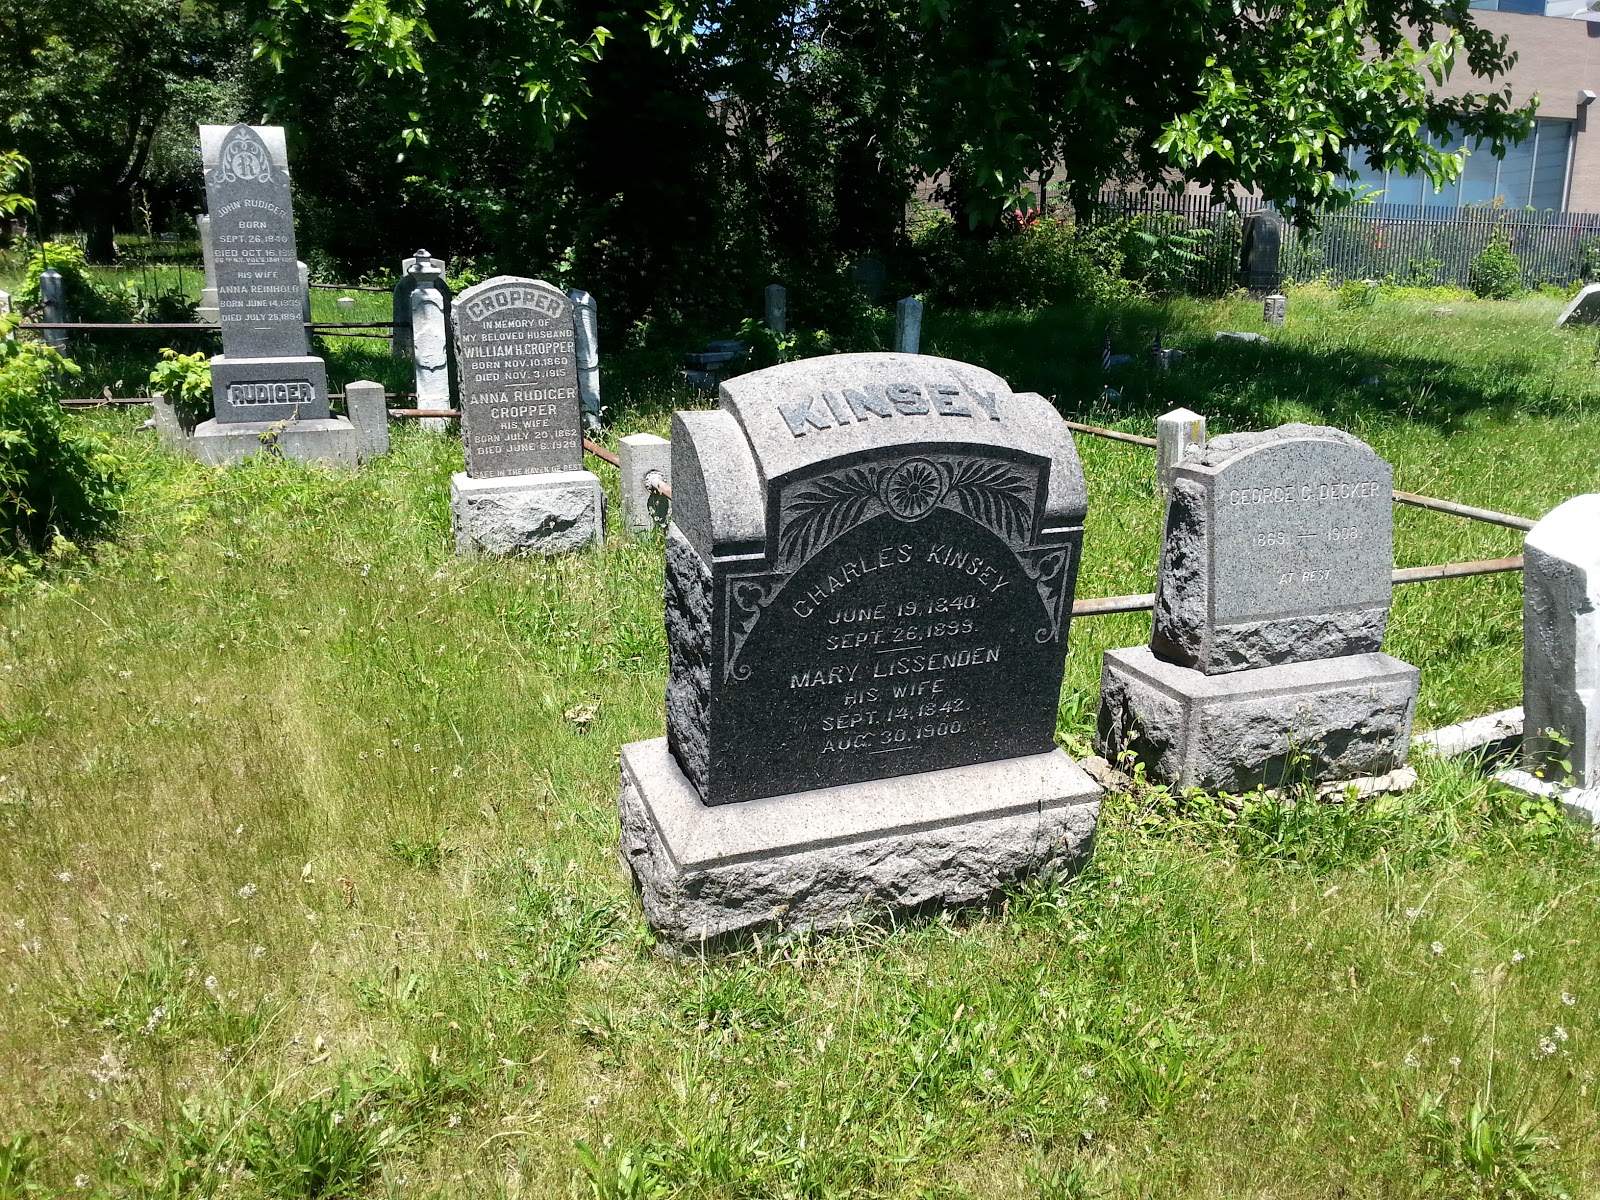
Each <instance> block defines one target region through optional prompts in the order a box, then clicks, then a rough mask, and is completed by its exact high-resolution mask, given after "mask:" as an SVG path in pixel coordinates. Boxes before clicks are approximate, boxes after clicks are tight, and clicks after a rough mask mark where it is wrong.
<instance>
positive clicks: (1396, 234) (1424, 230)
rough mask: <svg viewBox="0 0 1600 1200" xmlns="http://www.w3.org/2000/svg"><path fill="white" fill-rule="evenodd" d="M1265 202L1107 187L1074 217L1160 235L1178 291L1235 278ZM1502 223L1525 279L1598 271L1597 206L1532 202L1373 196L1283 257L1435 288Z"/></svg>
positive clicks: (1291, 244) (1290, 271)
mask: <svg viewBox="0 0 1600 1200" xmlns="http://www.w3.org/2000/svg"><path fill="white" fill-rule="evenodd" d="M1268 207H1270V206H1269V205H1267V204H1266V203H1265V202H1263V201H1261V200H1258V199H1254V198H1251V197H1245V198H1242V199H1240V201H1239V202H1238V206H1237V208H1235V209H1229V208H1227V207H1226V206H1224V205H1218V204H1214V203H1213V202H1212V199H1211V197H1210V196H1206V195H1184V196H1169V195H1166V194H1164V193H1152V192H1138V193H1106V194H1104V195H1102V196H1101V197H1100V199H1099V201H1098V202H1097V203H1096V204H1095V205H1094V206H1093V207H1091V208H1089V209H1088V210H1086V211H1082V212H1079V213H1077V214H1076V219H1077V221H1078V222H1079V223H1080V224H1083V225H1088V226H1105V225H1108V224H1112V223H1119V222H1120V223H1123V224H1125V225H1127V226H1128V227H1129V229H1130V230H1137V231H1139V232H1141V233H1143V234H1145V237H1144V239H1142V244H1144V245H1149V244H1150V240H1151V239H1152V238H1153V239H1156V243H1157V245H1158V252H1164V253H1165V254H1166V255H1167V256H1168V258H1169V260H1170V261H1172V262H1174V263H1178V264H1181V268H1180V269H1181V273H1182V276H1183V279H1182V282H1183V285H1184V290H1186V291H1190V292H1194V293H1198V294H1202V295H1204V294H1217V293H1219V292H1222V291H1225V290H1227V288H1229V287H1231V286H1233V285H1234V284H1235V283H1236V282H1237V272H1238V265H1239V248H1240V244H1241V239H1242V231H1243V226H1244V220H1243V219H1244V218H1245V217H1247V216H1249V215H1250V214H1251V213H1253V212H1260V211H1262V210H1263V209H1266V208H1268ZM1496 229H1501V230H1504V231H1505V235H1506V239H1507V241H1508V242H1509V243H1510V245H1511V251H1512V253H1513V254H1515V255H1516V256H1517V259H1518V261H1519V262H1520V263H1521V265H1522V282H1523V286H1525V287H1539V286H1542V285H1544V284H1555V285H1559V286H1565V285H1568V284H1572V283H1577V282H1580V281H1589V280H1592V279H1595V278H1597V277H1600V213H1563V212H1552V211H1546V212H1535V211H1532V210H1529V209H1504V208H1502V209H1496V208H1488V207H1481V208H1443V207H1440V206H1438V205H1428V204H1370V205H1360V206H1358V207H1355V208H1350V209H1346V210H1344V211H1341V212H1331V213H1323V214H1322V215H1321V217H1320V219H1319V221H1318V223H1317V227H1316V228H1313V229H1307V230H1303V231H1302V230H1297V229H1295V228H1294V226H1293V225H1292V224H1291V225H1290V226H1289V227H1288V228H1287V229H1286V230H1285V234H1284V242H1283V253H1282V258H1281V260H1280V266H1281V269H1282V271H1283V273H1284V276H1285V277H1286V278H1287V279H1290V280H1293V281H1296V282H1300V283H1307V282H1311V281H1314V280H1323V281H1326V282H1328V283H1331V284H1340V283H1344V282H1346V281H1348V280H1352V279H1376V280H1380V281H1383V282H1389V283H1397V284H1407V285H1412V286H1418V287H1431V286H1439V285H1446V284H1451V285H1455V286H1457V287H1466V286H1468V283H1469V276H1470V273H1471V269H1472V263H1473V261H1474V260H1475V259H1476V258H1477V257H1478V256H1479V255H1480V254H1481V253H1482V252H1483V250H1484V247H1485V246H1487V245H1488V244H1489V241H1490V239H1491V238H1492V237H1493V236H1494V233H1495V230H1496Z"/></svg>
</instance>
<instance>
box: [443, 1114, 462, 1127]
mask: <svg viewBox="0 0 1600 1200" xmlns="http://www.w3.org/2000/svg"><path fill="white" fill-rule="evenodd" d="M445 1125H447V1126H448V1127H449V1128H451V1129H460V1128H461V1114H460V1113H451V1114H450V1119H449V1120H448V1121H446V1122H445Z"/></svg>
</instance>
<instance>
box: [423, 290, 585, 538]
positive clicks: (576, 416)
mask: <svg viewBox="0 0 1600 1200" xmlns="http://www.w3.org/2000/svg"><path fill="white" fill-rule="evenodd" d="M451 312H452V318H453V319H452V324H453V326H454V330H455V341H456V361H457V364H458V367H457V370H458V374H459V378H460V394H461V440H462V446H463V449H464V451H465V455H466V467H467V469H466V470H465V471H464V472H461V473H458V474H456V475H454V476H452V477H451V480H450V514H451V525H452V528H453V529H454V531H455V543H456V552H457V553H459V554H490V555H505V554H561V553H567V552H569V551H574V550H583V549H587V548H588V547H590V546H594V545H598V544H599V543H601V542H602V541H604V540H605V492H604V490H603V489H602V488H601V486H600V480H599V479H598V478H596V477H595V475H594V474H593V473H592V472H589V471H586V470H584V469H583V432H582V412H581V408H580V398H579V385H578V357H577V344H576V340H577V330H576V325H575V322H574V314H573V303H572V300H571V299H570V298H569V297H568V296H567V294H566V293H565V292H562V291H561V290H559V289H558V288H555V287H553V286H551V285H550V284H548V283H545V282H543V281H542V280H538V279H523V278H519V277H517V276H511V275H501V276H496V277H495V278H494V279H490V280H486V281H485V282H483V283H480V284H477V285H476V286H474V287H470V288H468V289H467V290H466V291H464V292H462V293H461V294H460V295H459V296H457V297H456V298H455V300H454V301H453V302H452V309H451Z"/></svg>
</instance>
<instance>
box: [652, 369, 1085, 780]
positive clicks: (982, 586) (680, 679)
mask: <svg viewBox="0 0 1600 1200" xmlns="http://www.w3.org/2000/svg"><path fill="white" fill-rule="evenodd" d="M672 450H673V464H672V478H673V487H674V496H673V514H672V516H673V521H672V526H671V528H670V529H669V532H668V539H667V625H668V633H669V637H668V643H669V655H670V662H671V667H670V680H669V684H668V703H667V735H668V741H669V745H670V746H671V749H672V753H673V755H674V756H675V758H676V761H677V763H678V765H679V767H680V768H681V769H682V771H683V773H684V775H685V776H686V777H687V778H688V779H689V780H690V781H691V782H692V783H693V784H694V786H695V787H696V788H697V789H698V791H699V793H700V796H701V797H702V799H703V800H704V802H705V803H706V804H711V805H717V804H727V803H730V802H734V801H742V800H749V799H752V798H755V797H763V796H774V795H782V794H786V793H791V792H802V791H808V790H811V789H815V788H821V787H828V786H833V785H841V784H851V783H856V782H860V781H865V780H876V779H884V778H888V777H891V776H900V775H908V774H911V773H913V772H923V771H934V770H938V769H941V768H947V767H957V766H964V765H969V764H975V763H984V762H991V761H994V760H998V759H1009V758H1015V757H1018V756H1023V755H1032V754H1039V753H1044V752H1047V751H1049V750H1051V748H1052V745H1053V738H1054V734H1055V727H1056V708H1057V704H1058V702H1059V698H1060V690H1061V677H1062V670H1063V663H1064V658H1065V655H1066V645H1067V629H1068V623H1069V621H1070V617H1071V610H1072V595H1073V588H1074V584H1075V581H1076V577H1077V569H1078V558H1079V551H1080V547H1081V544H1082V537H1083V516H1084V509H1085V491H1084V482H1083V474H1082V470H1081V468H1080V467H1079V464H1078V458H1077V453H1076V451H1075V449H1074V447H1073V444H1072V438H1071V435H1070V433H1069V432H1068V430H1067V428H1066V426H1065V424H1064V423H1063V422H1062V421H1061V419H1060V417H1059V416H1058V414H1057V413H1056V412H1055V410H1054V409H1053V408H1052V407H1051V406H1050V404H1049V403H1048V402H1047V401H1045V400H1044V399H1043V398H1042V397H1040V396H1037V395H1032V394H1023V395H1014V394H1013V393H1012V392H1011V390H1010V388H1009V387H1007V385H1006V383H1005V382H1004V381H1003V380H1002V379H1000V378H999V377H998V376H996V375H993V374H991V373H990V372H988V371H984V370H982V369H981V368H978V367H975V366H970V365H968V364H966V363H959V362H952V361H950V360H948V359H940V358H932V357H924V356H915V357H913V356H908V355H897V354H851V355H839V356H834V357H828V358H822V359H812V360H809V361H805V362H798V363H790V364H785V365H783V366H778V367H773V368H770V369H768V370H765V371H758V372H755V373H753V374H750V375H745V376H741V377H739V378H737V379H734V380H731V381H729V382H728V383H725V384H724V385H723V387H722V406H721V408H720V409H719V410H718V411H714V412H680V413H677V414H675V415H674V418H673V434H672Z"/></svg>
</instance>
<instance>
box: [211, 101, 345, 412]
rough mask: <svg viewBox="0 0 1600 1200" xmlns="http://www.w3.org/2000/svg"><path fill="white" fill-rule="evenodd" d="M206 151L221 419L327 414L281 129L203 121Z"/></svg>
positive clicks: (215, 363) (217, 399)
mask: <svg viewBox="0 0 1600 1200" xmlns="http://www.w3.org/2000/svg"><path fill="white" fill-rule="evenodd" d="M200 151H201V161H202V163H203V166H204V170H205V181H206V204H207V207H208V208H209V209H210V216H211V222H210V224H211V244H212V259H213V261H214V263H215V268H216V286H217V308H218V315H219V320H220V322H221V325H222V349H223V353H222V354H221V355H219V356H217V358H215V359H214V360H213V361H212V372H211V374H212V386H213V393H214V396H215V402H216V413H217V420H218V421H222V422H238V421H277V420H282V419H285V418H289V417H298V418H301V419H308V420H314V419H321V418H325V417H327V415H328V384H327V371H326V368H325V367H324V365H323V363H322V360H321V359H319V358H314V357H311V356H309V355H308V354H307V345H306V331H305V325H304V320H305V311H304V301H303V289H302V287H301V283H300V273H299V267H298V264H297V262H296V260H295V241H294V209H293V204H292V201H291V200H290V195H289V162H288V156H287V153H286V151H285V149H284V140H283V130H282V129H281V128H279V127H277V126H260V127H257V126H251V125H202V126H200Z"/></svg>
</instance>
